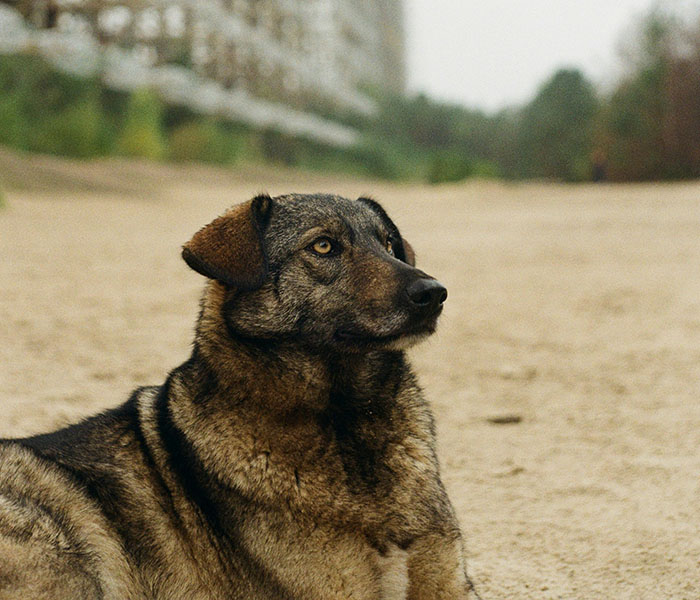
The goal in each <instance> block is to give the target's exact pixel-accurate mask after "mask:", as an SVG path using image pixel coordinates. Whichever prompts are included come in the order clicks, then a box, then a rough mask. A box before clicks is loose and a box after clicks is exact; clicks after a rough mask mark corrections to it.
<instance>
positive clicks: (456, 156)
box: [428, 150, 474, 183]
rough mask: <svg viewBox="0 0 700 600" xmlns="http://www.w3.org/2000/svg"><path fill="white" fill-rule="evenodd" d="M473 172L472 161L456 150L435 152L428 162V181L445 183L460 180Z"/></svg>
mask: <svg viewBox="0 0 700 600" xmlns="http://www.w3.org/2000/svg"><path fill="white" fill-rule="evenodd" d="M473 172H474V166H473V164H472V162H471V161H470V160H469V159H467V158H466V157H465V156H464V155H463V154H462V153H461V152H459V151H456V150H450V151H444V152H437V153H436V154H435V155H434V156H433V159H432V161H431V163H430V168H429V170H428V181H429V182H430V183H447V182H453V181H462V180H463V179H466V178H467V177H469V176H470V175H472V174H473Z"/></svg>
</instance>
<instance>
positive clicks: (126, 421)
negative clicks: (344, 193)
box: [0, 195, 472, 600]
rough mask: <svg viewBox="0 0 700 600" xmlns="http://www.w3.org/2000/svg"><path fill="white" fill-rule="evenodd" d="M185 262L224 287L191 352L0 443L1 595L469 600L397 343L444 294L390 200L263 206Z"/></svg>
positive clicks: (224, 227)
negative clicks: (122, 396)
mask: <svg viewBox="0 0 700 600" xmlns="http://www.w3.org/2000/svg"><path fill="white" fill-rule="evenodd" d="M183 258H184V259H185V261H186V262H187V263H188V264H189V265H190V266H191V267H192V268H194V269H195V270H196V271H198V272H200V273H202V274H204V275H206V276H207V277H209V278H210V281H209V283H208V286H207V289H206V292H205V294H204V297H203V300H202V305H201V313H200V317H199V321H198V325H197V333H196V337H195V341H194V348H193V352H192V356H191V358H190V359H189V360H188V361H187V362H185V363H184V364H183V365H181V366H180V367H178V368H176V369H175V370H174V371H173V372H172V373H171V374H170V375H169V377H168V378H167V380H166V382H165V383H164V384H163V385H162V386H159V387H146V388H141V389H138V390H136V391H135V392H134V394H133V395H132V396H131V398H130V399H129V400H128V402H126V403H125V404H124V405H122V406H121V407H119V408H117V409H114V410H111V411H108V412H105V413H103V414H101V415H98V416H96V417H93V418H90V419H88V420H86V421H84V422H82V423H80V424H77V425H73V426H71V427H68V428H67V429H63V430H60V431H57V432H54V433H50V434H46V435H39V436H35V437H31V438H26V439H17V440H4V441H2V442H1V443H0V599H2V600H7V599H10V598H11V599H28V598H32V599H47V600H48V599H51V600H59V599H71V600H75V599H82V598H85V599H88V598H89V599H92V598H105V599H107V598H109V599H125V600H127V599H128V600H136V599H153V600H155V599H159V600H165V599H183V600H184V599H187V600H194V599H198V598H199V599H205V598H206V599H208V600H212V599H227V600H231V599H233V600H239V599H240V600H243V599H246V600H277V599H280V600H291V599H300V600H301V599H304V600H308V599H319V600H320V599H324V600H327V599H331V598H335V599H338V600H340V599H348V598H353V599H357V600H362V599H397V598H409V599H412V600H419V599H420V600H428V599H430V600H435V599H447V598H450V599H465V598H469V597H471V594H472V587H471V584H470V582H469V580H468V578H467V576H466V572H465V565H464V559H463V551H462V540H461V536H460V531H459V527H458V525H457V522H456V520H455V516H454V512H453V509H452V507H451V505H450V502H449V500H448V498H447V496H446V494H445V490H444V488H443V485H442V483H441V481H440V476H439V468H438V461H437V459H436V455H435V433H434V426H433V419H432V416H431V413H430V410H429V408H428V406H427V405H426V402H425V400H424V399H423V396H422V394H421V391H420V389H419V388H418V386H417V384H416V381H415V378H414V376H413V374H412V373H411V370H410V368H409V365H408V364H407V362H406V358H405V356H404V353H403V349H404V348H405V347H407V346H408V345H410V344H411V343H414V342H415V341H417V340H419V339H420V338H422V337H424V336H426V335H428V334H430V333H431V332H432V331H433V330H434V328H435V324H436V321H437V316H438V314H439V312H440V309H441V305H442V301H443V300H444V297H445V295H446V292H445V291H444V288H442V287H441V286H439V285H438V284H437V283H435V282H434V280H433V279H432V278H430V277H428V276H427V275H425V273H423V272H422V271H419V270H418V269H416V268H415V267H414V266H413V264H412V263H413V251H412V250H411V248H410V246H409V245H408V243H407V242H405V241H404V240H402V238H401V236H400V234H399V232H398V230H397V228H396V226H395V225H394V224H393V223H392V221H391V220H390V219H389V217H388V216H387V215H386V213H385V212H384V211H383V210H382V208H381V207H380V206H379V205H378V204H377V203H376V202H374V201H372V200H369V199H364V198H361V199H358V200H347V199H344V198H340V197H337V196H326V195H289V196H281V197H278V198H274V199H272V198H270V197H269V196H265V195H262V196H258V197H257V198H255V199H253V200H252V201H249V202H246V203H244V204H241V205H238V206H236V207H234V208H233V209H232V210H231V211H229V212H228V213H226V214H224V215H223V216H221V217H219V218H218V219H216V220H214V221H213V222H212V223H211V224H209V225H207V226H206V227H204V228H203V229H202V230H200V231H199V232H198V233H197V234H195V236H194V237H193V238H192V240H191V241H190V242H189V243H187V244H186V245H185V246H184V249H183ZM431 282H432V283H431ZM412 286H413V287H412ZM416 286H418V287H419V288H420V289H419V293H416ZM421 286H423V287H425V288H426V289H427V290H428V291H427V292H425V291H421V290H423V287H421ZM436 290H437V292H436ZM421 294H422V295H421ZM426 294H427V295H426ZM431 294H432V295H431Z"/></svg>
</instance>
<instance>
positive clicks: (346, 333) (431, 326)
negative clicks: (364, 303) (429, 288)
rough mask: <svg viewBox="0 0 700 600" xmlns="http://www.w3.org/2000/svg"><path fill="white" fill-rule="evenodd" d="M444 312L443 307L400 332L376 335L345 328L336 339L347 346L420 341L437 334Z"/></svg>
mask: <svg viewBox="0 0 700 600" xmlns="http://www.w3.org/2000/svg"><path fill="white" fill-rule="evenodd" d="M441 312H442V306H441V307H440V308H439V310H437V311H436V312H435V313H434V314H432V315H430V316H429V317H427V318H424V319H422V320H421V321H420V322H419V323H412V324H411V325H410V326H407V327H402V328H401V329H400V330H398V331H395V332H391V333H386V334H384V333H383V334H375V333H372V332H371V331H367V330H366V329H362V328H360V327H352V326H345V327H341V328H339V329H337V330H336V332H335V335H334V337H335V339H336V341H338V342H344V343H347V344H365V345H366V344H372V345H391V344H392V343H394V342H398V341H400V340H403V339H407V338H415V339H420V338H423V337H427V336H429V335H431V334H433V333H435V329H436V327H437V320H438V317H439V316H440V313H441Z"/></svg>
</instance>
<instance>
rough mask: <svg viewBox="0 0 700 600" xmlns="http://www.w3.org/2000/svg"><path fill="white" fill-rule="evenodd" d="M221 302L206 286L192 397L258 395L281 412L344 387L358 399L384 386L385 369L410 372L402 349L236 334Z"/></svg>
mask: <svg viewBox="0 0 700 600" xmlns="http://www.w3.org/2000/svg"><path fill="white" fill-rule="evenodd" d="M224 304H225V294H224V293H223V289H222V288H221V287H219V286H210V287H209V289H208V290H207V293H206V294H205V297H204V299H203V302H202V311H201V314H200V317H199V321H198V324H197V336H196V338H195V344H194V351H193V354H192V358H191V359H190V361H188V362H189V364H190V366H191V369H190V372H191V375H190V376H189V377H188V378H187V379H188V383H189V385H193V386H195V387H194V388H192V390H191V391H192V394H193V397H197V398H206V397H207V395H208V393H209V392H210V391H213V390H216V393H218V394H220V395H221V394H223V395H225V396H226V397H228V399H229V400H230V401H231V402H232V403H234V404H235V403H238V402H246V404H248V405H249V404H251V403H252V404H255V402H256V400H259V401H260V402H264V403H265V408H266V409H270V408H272V407H271V406H270V403H271V402H276V403H277V405H276V408H277V409H278V410H281V411H285V410H296V409H297V408H299V407H304V408H306V409H323V408H325V407H326V405H327V403H328V402H329V401H330V400H331V399H332V398H333V397H334V396H337V395H338V394H347V393H348V390H353V391H355V392H356V393H357V395H358V396H359V397H358V400H362V401H368V400H370V399H371V397H372V396H373V395H375V394H376V393H379V392H380V390H381V389H382V388H384V387H385V383H386V382H385V381H384V378H385V377H384V375H383V374H385V373H387V372H393V373H396V372H401V373H404V372H407V371H408V367H407V365H406V361H405V357H404V354H403V352H401V351H378V350H373V351H367V352H339V351H337V350H333V349H328V348H323V349H320V348H313V347H309V346H308V345H306V344H304V343H303V342H299V341H298V340H294V339H288V338H280V339H274V340H267V339H263V340H254V339H248V338H243V337H236V336H234V335H232V334H231V330H230V329H229V328H227V327H226V323H225V317H224V314H223V307H224ZM389 365H390V366H391V369H389V368H388V366H389ZM280 392H282V393H280ZM249 408H250V406H248V409H249Z"/></svg>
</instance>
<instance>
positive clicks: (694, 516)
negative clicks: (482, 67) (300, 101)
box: [0, 151, 700, 600]
mask: <svg viewBox="0 0 700 600" xmlns="http://www.w3.org/2000/svg"><path fill="white" fill-rule="evenodd" d="M2 179H4V181H5V184H4V186H5V192H6V193H5V195H6V206H5V208H2V209H0V255H1V256H2V262H1V263H0V341H1V344H0V435H7V436H18V435H24V434H29V433H34V432H40V431H47V430H49V429H51V428H54V427H56V426H60V425H65V424H67V423H69V422H72V421H74V420H76V419H79V418H80V417H82V416H84V415H88V414H91V413H94V412H96V411H99V410H101V409H104V408H107V407H111V406H115V405H117V404H119V403H120V402H122V401H124V400H125V399H126V398H127V397H128V395H129V392H130V390H131V389H132V388H134V387H135V386H138V385H145V384H157V383H160V382H162V381H163V379H164V377H165V376H166V374H167V372H168V371H169V370H170V369H171V368H173V367H175V366H176V365H178V364H179V363H180V362H182V361H183V360H184V359H185V358H186V357H187V356H188V352H189V348H190V343H191V340H192V332H193V325H194V320H195V318H196V314H197V302H198V298H199V294H200V291H201V288H202V283H203V281H202V278H201V277H200V276H199V275H197V274H195V273H194V272H192V271H190V270H189V269H188V268H187V267H186V265H185V264H184V262H182V260H181V259H180V258H179V247H180V245H181V244H182V243H183V242H184V241H186V240H187V239H188V238H189V236H190V235H191V234H192V233H193V232H194V231H195V230H197V229H198V228H199V227H200V226H201V225H202V224H204V223H206V222H208V221H209V220H211V218H212V217H214V216H215V215H217V214H219V213H220V212H221V211H222V210H223V209H224V208H226V207H227V206H228V205H230V204H232V203H235V202H238V201H242V200H244V199H246V198H248V197H250V196H251V195H253V194H254V193H256V192H258V191H261V190H267V191H269V192H271V193H279V192H284V191H333V192H337V193H341V194H346V195H356V194H359V193H371V194H373V195H374V196H375V197H377V198H378V199H379V200H380V201H381V202H383V203H384V204H385V206H386V207H387V208H388V209H389V211H390V213H391V214H392V215H393V216H394V217H395V220H396V221H397V222H398V223H399V225H400V227H401V229H402V231H403V233H404V235H405V236H406V237H407V238H408V239H409V240H410V241H411V243H412V244H413V246H414V247H415V249H416V251H417V254H418V262H419V266H421V267H422V268H423V269H424V270H426V271H427V272H429V273H431V274H434V275H435V276H437V277H438V278H439V279H440V280H441V281H442V282H443V283H444V284H445V285H446V286H447V288H448V289H449V299H448V301H447V305H446V310H445V313H444V317H443V319H442V322H441V326H440V329H439V332H438V334H436V335H435V336H434V337H433V338H431V340H429V341H428V342H426V343H424V344H423V345H422V346H420V347H418V348H416V349H415V350H413V351H412V352H411V354H412V358H413V361H414V364H415V366H416V369H417V371H418V373H419V376H420V379H421V381H422V384H423V386H424V388H425V390H426V394H427V396H428V397H429V399H430V400H431V402H432V404H433V407H434V410H435V414H436V417H437V422H438V435H439V452H440V457H441V460H442V465H443V476H444V479H445V482H446V485H447V487H448V490H449V492H450V495H451V497H452V500H453V502H454V504H455V507H456V509H457V512H458V516H459V519H460V522H461V524H462V527H463V530H464V534H465V538H466V543H467V549H468V558H469V572H470V574H471V576H472V578H473V579H474V581H475V583H476V585H477V588H478V589H479V591H480V593H481V595H482V596H483V597H484V598H485V599H497V598H513V599H521V598H522V599H529V598H533V599H534V598H537V599H549V598H566V599H598V598H600V599H603V598H605V599H611V598H615V599H623V598H630V599H631V598H634V599H645V600H646V599H686V600H690V599H698V598H700V184H698V183H686V184H674V185H635V186H613V185H599V186H592V185H583V186H563V185H554V184H523V185H505V184H501V183H496V182H469V183H466V184H463V185H452V186H440V187H425V186H418V185H391V184H387V183H377V182H370V181H357V180H352V179H349V178H341V177H328V176H319V175H308V174H304V173H298V172H293V171H289V170H281V169H276V170H272V169H260V168H257V169H255V168H245V169H239V170H238V171H236V172H227V171H224V170H217V169H211V168H204V167H196V166H190V167H170V166H162V165H158V166H156V165H149V164H145V163H134V162H119V161H110V162H96V163H90V164H82V165H81V164H79V163H71V162H68V161H61V160H57V159H48V158H43V157H40V158H22V157H18V156H16V155H14V154H11V153H9V152H7V151H0V180H2ZM493 421H496V423H494V422H493ZM498 421H506V423H498Z"/></svg>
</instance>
